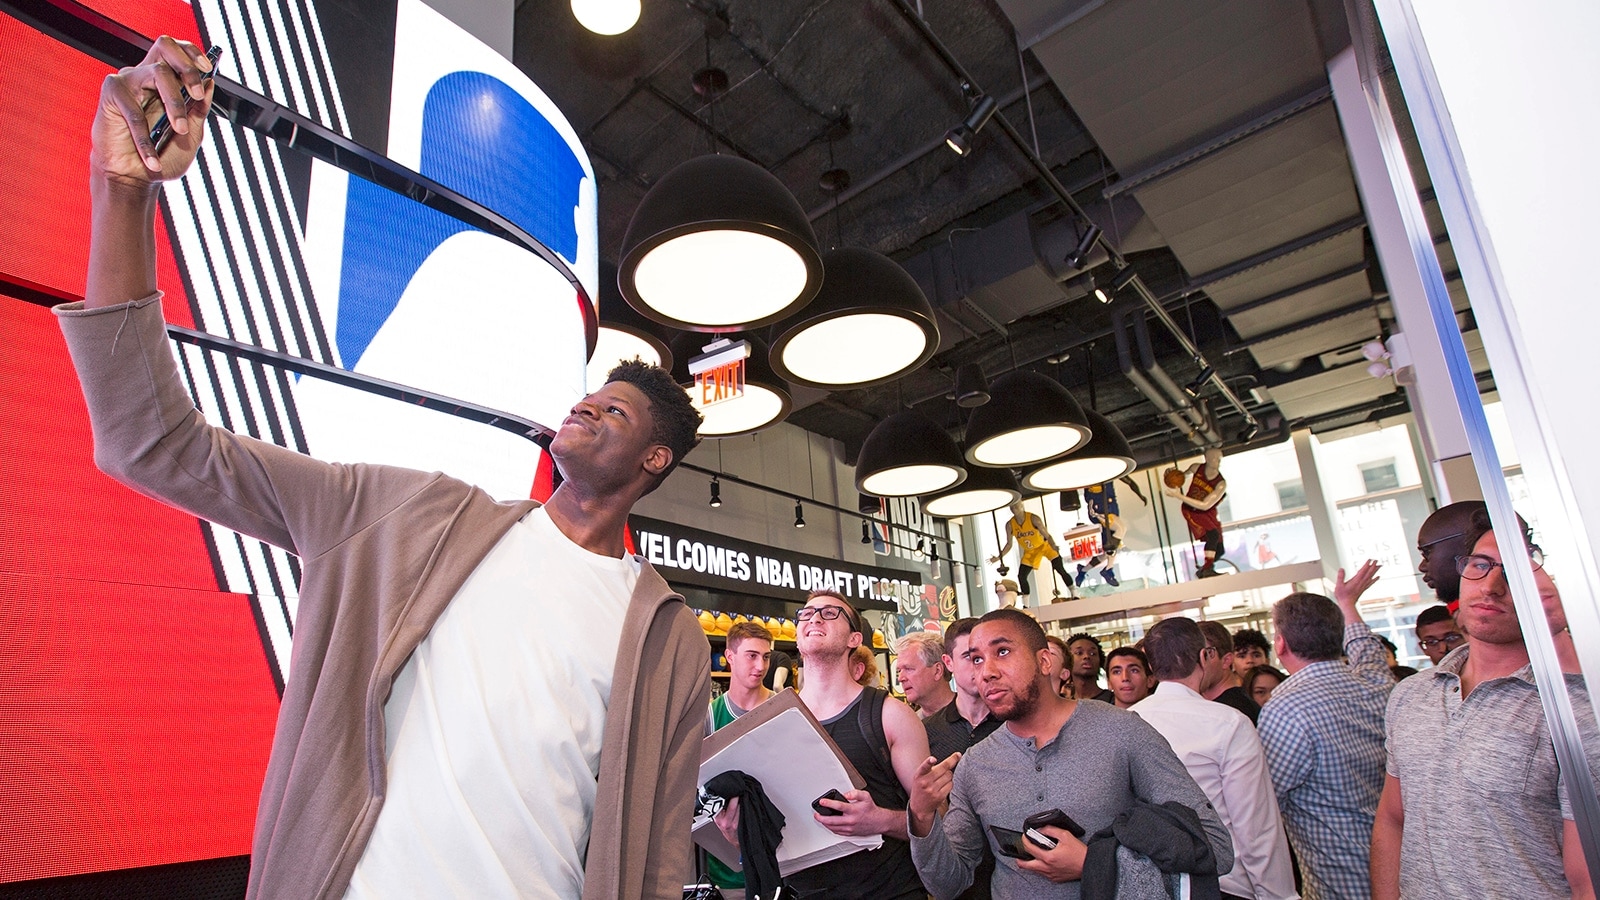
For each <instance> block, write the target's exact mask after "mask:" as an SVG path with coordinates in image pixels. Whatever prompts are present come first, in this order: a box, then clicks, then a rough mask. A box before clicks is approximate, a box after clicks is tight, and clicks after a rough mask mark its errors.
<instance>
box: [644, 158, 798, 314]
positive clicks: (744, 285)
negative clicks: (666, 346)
mask: <svg viewBox="0 0 1600 900" xmlns="http://www.w3.org/2000/svg"><path fill="white" fill-rule="evenodd" d="M618 268H619V269H620V270H621V275H620V277H619V279H618V287H620V288H621V290H622V296H623V297H625V298H627V301H628V303H630V304H632V306H633V308H634V309H637V310H638V311H639V312H641V313H643V314H644V315H646V316H648V317H650V318H651V319H654V320H655V321H657V322H660V323H662V324H663V325H668V326H671V327H673V328H679V329H683V330H685V331H703V332H719V333H720V332H724V331H739V330H742V329H746V328H754V327H757V326H761V325H770V324H772V323H773V322H776V321H778V320H780V319H783V318H785V317H787V316H789V315H792V314H793V313H794V312H795V311H796V310H798V309H800V308H801V307H803V306H805V305H806V304H807V303H809V302H810V301H811V298H812V297H813V296H815V295H816V293H817V289H818V288H820V287H821V286H822V256H821V254H820V253H819V252H818V250H817V237H816V233H815V232H813V231H812V229H811V222H810V221H809V220H808V219H807V218H806V213H805V210H804V209H802V208H801V207H800V203H799V202H798V201H797V200H795V199H794V195H793V194H790V193H789V191H788V189H787V188H785V187H784V186H783V182H781V181H779V180H778V179H777V178H776V177H774V176H773V175H772V173H770V172H768V171H767V170H765V169H763V168H761V167H760V166H758V165H756V164H755V163H753V162H750V161H749V160H746V159H741V158H739V157H737V156H721V155H711V156H701V157H697V158H695V159H691V160H689V161H688V162H685V163H682V164H680V165H678V166H677V167H676V168H674V169H673V170H672V171H670V172H668V173H667V174H665V175H663V176H661V180H659V181H657V182H656V183H655V186H654V187H652V188H650V191H649V192H648V193H646V194H645V195H644V199H643V200H641V201H639V207H638V208H637V209H636V210H634V213H633V219H632V221H630V222H629V223H628V232H627V234H626V235H625V236H624V237H623V239H622V260H621V262H620V263H618Z"/></svg>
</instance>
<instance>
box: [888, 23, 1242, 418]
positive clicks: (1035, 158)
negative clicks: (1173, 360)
mask: <svg viewBox="0 0 1600 900" xmlns="http://www.w3.org/2000/svg"><path fill="white" fill-rule="evenodd" d="M894 5H895V9H896V10H898V11H899V13H900V16H901V18H903V19H905V20H906V21H907V22H908V23H910V25H911V27H912V28H914V29H916V31H917V33H918V34H919V35H921V36H922V39H923V41H924V42H926V43H927V45H928V46H929V47H930V48H932V50H933V52H934V53H935V54H936V55H937V56H938V57H939V59H940V60H941V61H942V62H943V63H944V64H945V67H946V68H948V69H949V70H950V71H951V72H952V73H953V74H954V75H955V76H956V77H957V78H958V79H960V81H961V83H962V84H963V85H965V86H966V87H965V88H964V89H966V90H971V91H976V92H981V91H982V87H981V86H979V84H978V83H977V82H976V81H975V80H974V79H973V78H972V75H971V74H970V73H968V72H967V70H966V67H965V66H963V65H962V64H961V61H960V60H958V59H956V57H955V54H953V53H951V52H950V48H948V47H946V46H945V45H944V42H943V41H941V40H940V39H939V36H938V35H937V34H934V33H933V28H932V27H930V26H929V25H928V23H927V21H925V20H924V19H923V18H922V16H921V15H920V14H919V13H918V12H917V9H916V7H914V6H912V5H911V2H910V0H895V4H894ZM991 121H993V122H995V123H996V124H997V125H999V127H1000V129H1001V130H1002V131H1004V132H1005V134H1006V137H1007V138H1008V139H1009V140H1010V141H1011V144H1012V146H1014V147H1016V149H1017V150H1018V152H1020V153H1021V154H1022V155H1023V156H1024V157H1025V158H1026V159H1027V160H1028V162H1029V164H1031V165H1032V166H1033V168H1034V171H1036V172H1038V173H1039V177H1040V178H1041V179H1043V180H1044V183H1045V184H1046V185H1047V186H1049V188H1050V191H1051V192H1052V193H1054V194H1055V195H1056V197H1057V198H1059V199H1060V200H1061V202H1062V204H1064V205H1065V206H1066V207H1067V208H1068V209H1070V210H1072V212H1073V214H1074V215H1076V216H1078V218H1079V219H1081V220H1082V221H1084V222H1085V223H1091V224H1092V223H1093V221H1094V220H1093V219H1090V218H1089V215H1088V213H1086V212H1084V209H1083V207H1082V206H1081V205H1080V204H1079V203H1078V201H1077V200H1075V199H1073V197H1072V194H1071V193H1069V192H1068V191H1067V189H1066V188H1065V187H1063V186H1062V184H1061V182H1060V180H1058V179H1057V178H1056V176H1055V173H1054V172H1052V171H1050V167H1049V166H1048V165H1046V164H1045V161H1044V160H1042V159H1040V158H1039V155H1038V154H1037V153H1034V152H1033V148H1032V146H1031V145H1029V144H1028V142H1027V141H1026V140H1024V139H1023V137H1022V133H1021V132H1020V131H1018V130H1017V128H1016V126H1015V125H1012V124H1011V121H1010V120H1009V119H1007V118H1006V117H1005V115H1004V114H1002V113H999V112H996V113H995V115H994V118H993V119H992V120H991ZM1095 244H1096V245H1097V246H1100V247H1103V248H1104V249H1105V251H1106V255H1107V256H1108V257H1109V258H1110V259H1111V262H1112V265H1113V266H1115V268H1116V269H1117V271H1118V272H1121V271H1122V270H1123V269H1125V268H1127V266H1128V261H1127V260H1126V259H1124V258H1123V256H1122V254H1121V252H1119V251H1118V250H1117V248H1116V247H1114V246H1112V244H1111V242H1110V241H1108V240H1106V237H1105V235H1104V234H1101V235H1100V236H1099V237H1098V238H1097V239H1096V240H1095ZM1129 286H1130V287H1131V288H1132V289H1133V291H1134V292H1135V294H1136V295H1137V296H1138V297H1139V298H1140V299H1142V300H1143V301H1144V302H1145V305H1146V306H1148V307H1150V311H1151V312H1153V313H1154V314H1155V316H1156V319H1157V320H1158V321H1159V322H1161V324H1162V325H1163V326H1164V327H1165V328H1166V329H1167V330H1168V331H1170V332H1172V336H1173V337H1174V338H1176V339H1177V341H1178V343H1179V344H1180V345H1182V346H1183V348H1184V350H1185V351H1186V352H1187V353H1188V354H1189V355H1190V356H1192V357H1193V358H1194V359H1195V361H1196V362H1198V363H1199V364H1200V365H1201V367H1202V368H1205V367H1206V366H1207V364H1206V361H1205V357H1204V355H1203V354H1201V353H1200V349H1199V348H1198V347H1196V346H1195V345H1194V344H1193V342H1191V341H1190V340H1189V338H1188V336H1187V335H1185V334H1184V333H1183V330H1182V329H1181V328H1179V327H1178V323H1177V322H1175V321H1173V318H1172V316H1170V315H1168V314H1167V311H1166V309H1165V308H1164V307H1163V306H1162V305H1161V302H1160V301H1159V300H1157V299H1156V296H1155V295H1154V294H1152V293H1151V292H1150V289H1149V288H1148V287H1146V286H1145V284H1144V280H1143V279H1141V278H1140V277H1139V276H1138V274H1137V273H1135V274H1134V276H1133V278H1132V279H1131V281H1130V283H1129ZM1209 382H1210V383H1211V384H1212V385H1214V386H1215V387H1216V389H1217V391H1218V393H1220V394H1221V395H1222V397H1223V399H1224V400H1226V401H1227V402H1228V403H1229V404H1230V405H1232V406H1233V408H1234V409H1237V410H1238V411H1239V414H1240V415H1241V416H1243V417H1244V420H1245V421H1246V422H1247V423H1249V424H1250V425H1257V424H1259V423H1258V422H1256V418H1255V416H1254V415H1252V414H1251V413H1250V410H1248V409H1246V408H1245V405H1244V401H1243V400H1240V399H1239V397H1238V395H1237V394H1235V393H1234V392H1233V389H1232V388H1230V387H1228V385H1227V382H1225V381H1223V380H1222V377H1221V375H1219V374H1216V373H1213V374H1212V376H1211V378H1210V379H1209Z"/></svg>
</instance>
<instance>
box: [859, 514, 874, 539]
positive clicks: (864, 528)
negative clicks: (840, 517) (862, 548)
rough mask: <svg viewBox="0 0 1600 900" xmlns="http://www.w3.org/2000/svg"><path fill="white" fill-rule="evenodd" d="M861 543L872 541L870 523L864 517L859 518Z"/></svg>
mask: <svg viewBox="0 0 1600 900" xmlns="http://www.w3.org/2000/svg"><path fill="white" fill-rule="evenodd" d="M861 543H863V544H870V543H872V523H871V522H869V521H867V520H866V519H862V520H861Z"/></svg>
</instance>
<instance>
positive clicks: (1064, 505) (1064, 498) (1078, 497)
mask: <svg viewBox="0 0 1600 900" xmlns="http://www.w3.org/2000/svg"><path fill="white" fill-rule="evenodd" d="M1095 433H1096V434H1098V433H1099V432H1095ZM1091 440H1092V438H1091ZM1056 496H1057V497H1059V498H1061V499H1060V503H1061V511H1062V512H1077V511H1078V510H1080V509H1083V495H1082V494H1080V493H1078V492H1077V490H1076V489H1074V490H1070V491H1062V492H1061V493H1059V494H1057V495H1056Z"/></svg>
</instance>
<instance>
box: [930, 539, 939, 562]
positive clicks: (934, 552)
mask: <svg viewBox="0 0 1600 900" xmlns="http://www.w3.org/2000/svg"><path fill="white" fill-rule="evenodd" d="M928 562H931V563H933V564H934V565H938V564H939V542H938V541H934V542H933V544H931V545H930V546H929V547H928Z"/></svg>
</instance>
